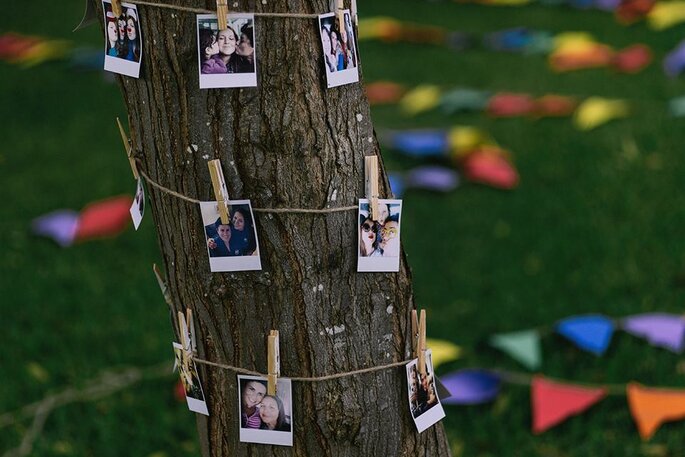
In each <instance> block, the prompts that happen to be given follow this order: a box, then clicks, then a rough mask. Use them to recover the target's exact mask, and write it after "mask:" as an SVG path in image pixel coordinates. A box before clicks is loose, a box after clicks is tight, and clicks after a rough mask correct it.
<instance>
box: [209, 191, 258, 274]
mask: <svg viewBox="0 0 685 457" xmlns="http://www.w3.org/2000/svg"><path fill="white" fill-rule="evenodd" d="M228 204H229V206H233V205H247V206H248V207H249V208H250V217H251V219H252V230H253V234H254V239H255V245H256V248H255V253H254V254H253V255H242V256H234V257H211V256H210V255H209V247H207V233H206V231H205V227H206V226H207V225H210V224H213V223H214V222H215V221H216V219H217V218H218V217H219V208H218V207H217V203H216V202H200V212H201V214H202V238H203V239H204V240H205V249H206V250H207V258H208V259H209V269H210V271H212V272H224V271H255V270H261V269H262V260H261V253H260V250H259V238H257V222H256V220H255V218H254V213H253V211H252V204H251V203H250V200H230V201H229V202H228ZM211 215H214V216H211ZM210 219H211V220H210Z"/></svg>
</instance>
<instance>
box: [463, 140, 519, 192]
mask: <svg viewBox="0 0 685 457" xmlns="http://www.w3.org/2000/svg"><path fill="white" fill-rule="evenodd" d="M500 151H501V150H500V149H499V148H496V147H489V146H482V147H480V148H477V149H475V150H473V151H471V153H469V155H468V156H466V158H464V160H463V161H462V170H463V173H464V177H465V178H466V179H468V180H469V181H471V182H477V183H480V184H486V185H488V186H492V187H496V188H498V189H513V188H515V187H516V186H517V185H518V182H519V175H518V172H517V171H516V169H515V168H514V167H513V165H512V164H511V163H510V162H509V160H507V158H506V157H505V156H504V154H502V153H500Z"/></svg>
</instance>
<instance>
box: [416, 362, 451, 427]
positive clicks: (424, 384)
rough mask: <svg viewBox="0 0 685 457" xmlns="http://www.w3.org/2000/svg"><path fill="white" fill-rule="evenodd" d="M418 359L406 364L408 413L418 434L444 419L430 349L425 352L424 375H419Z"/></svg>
mask: <svg viewBox="0 0 685 457" xmlns="http://www.w3.org/2000/svg"><path fill="white" fill-rule="evenodd" d="M418 363H419V361H418V359H414V360H412V361H411V362H409V363H408V364H407V393H408V394H409V412H410V413H411V417H412V418H413V419H414V424H416V428H417V429H418V431H419V433H421V432H423V431H424V430H426V429H427V428H429V427H430V426H431V425H433V424H435V423H436V422H438V421H440V420H441V419H442V418H444V417H445V411H444V410H443V409H442V403H440V397H439V396H438V389H437V387H436V385H435V372H434V371H433V360H432V358H431V351H430V349H429V350H427V351H426V374H425V375H423V376H422V375H421V373H420V372H419V367H418Z"/></svg>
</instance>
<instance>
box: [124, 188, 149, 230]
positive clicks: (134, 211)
mask: <svg viewBox="0 0 685 457" xmlns="http://www.w3.org/2000/svg"><path fill="white" fill-rule="evenodd" d="M140 200H142V203H143V210H142V211H140V203H138V202H139V201H140ZM128 212H129V213H131V220H133V227H134V228H135V229H136V230H138V227H140V223H141V222H142V220H143V216H144V215H145V188H144V187H143V180H142V179H141V178H138V184H137V185H136V195H135V197H133V203H131V208H130V209H129V210H128Z"/></svg>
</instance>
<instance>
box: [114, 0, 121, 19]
mask: <svg viewBox="0 0 685 457" xmlns="http://www.w3.org/2000/svg"><path fill="white" fill-rule="evenodd" d="M112 13H113V14H114V15H115V16H116V17H119V16H121V14H122V9H121V0H112Z"/></svg>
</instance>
